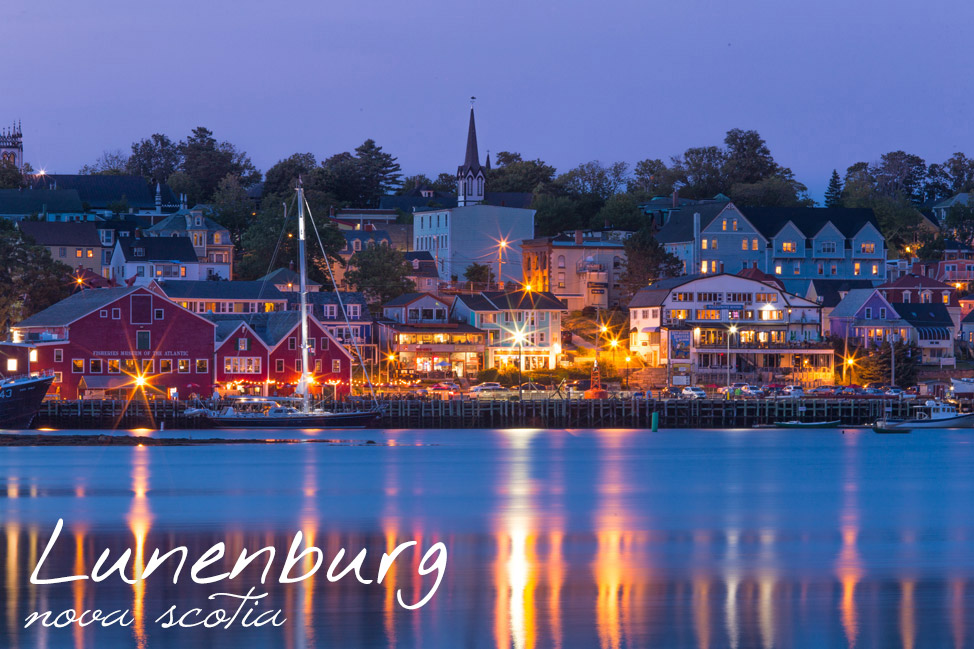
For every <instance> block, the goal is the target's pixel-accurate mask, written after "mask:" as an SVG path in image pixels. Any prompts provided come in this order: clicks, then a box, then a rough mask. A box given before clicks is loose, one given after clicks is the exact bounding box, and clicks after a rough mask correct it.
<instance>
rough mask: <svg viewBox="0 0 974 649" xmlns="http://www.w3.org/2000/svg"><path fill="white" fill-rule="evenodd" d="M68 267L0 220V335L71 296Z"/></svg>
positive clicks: (69, 270)
mask: <svg viewBox="0 0 974 649" xmlns="http://www.w3.org/2000/svg"><path fill="white" fill-rule="evenodd" d="M70 275H71V268H70V267H68V266H66V265H65V264H62V263H60V262H57V261H54V260H53V259H51V254H50V252H48V250H47V248H44V247H42V246H38V245H36V244H35V243H34V242H33V241H31V240H29V239H24V237H23V236H22V235H21V233H20V230H18V229H16V228H15V227H14V225H13V223H12V222H11V221H8V220H7V219H0V335H2V336H4V337H6V335H7V332H8V331H9V329H10V326H11V325H12V324H15V323H17V322H19V321H21V320H23V319H24V318H26V317H28V316H31V315H33V314H35V313H37V312H38V311H42V310H44V309H46V308H47V307H49V306H51V305H52V304H54V303H55V302H59V301H61V300H63V299H64V298H66V297H68V296H69V295H70V294H71V290H72V285H71V283H70V282H69V281H68V278H69V277H70Z"/></svg>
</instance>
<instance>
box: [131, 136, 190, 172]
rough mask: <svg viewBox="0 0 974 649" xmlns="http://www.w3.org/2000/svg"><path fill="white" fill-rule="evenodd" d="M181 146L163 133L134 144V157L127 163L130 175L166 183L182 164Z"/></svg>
mask: <svg viewBox="0 0 974 649" xmlns="http://www.w3.org/2000/svg"><path fill="white" fill-rule="evenodd" d="M180 160H181V158H180V155H179V145H177V144H176V143H175V142H173V141H172V140H170V139H169V138H168V137H166V136H165V135H163V134H162V133H154V134H153V135H152V136H151V137H149V138H147V139H144V140H139V141H138V142H133V143H132V155H130V156H129V159H128V162H127V163H126V166H125V168H126V170H127V171H128V173H130V174H135V175H137V176H142V177H143V178H145V179H146V180H147V181H149V182H151V183H153V184H155V183H164V182H166V180H168V179H169V176H171V175H173V174H174V173H176V170H177V169H178V168H179V163H180Z"/></svg>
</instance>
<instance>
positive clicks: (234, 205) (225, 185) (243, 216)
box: [213, 175, 255, 247]
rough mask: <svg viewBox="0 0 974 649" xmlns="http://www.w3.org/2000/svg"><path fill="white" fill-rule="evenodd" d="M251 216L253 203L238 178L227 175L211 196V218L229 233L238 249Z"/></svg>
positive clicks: (252, 214)
mask: <svg viewBox="0 0 974 649" xmlns="http://www.w3.org/2000/svg"><path fill="white" fill-rule="evenodd" d="M253 216H255V214H254V203H253V201H251V200H250V197H249V196H247V190H246V189H244V186H243V185H242V184H241V183H240V178H238V177H237V176H233V175H229V176H227V177H226V178H224V179H223V180H221V181H220V184H219V185H218V186H217V188H216V193H214V194H213V218H214V220H216V222H217V223H219V224H220V225H222V226H223V227H225V228H226V229H227V230H228V231H229V232H230V239H231V240H232V241H233V243H234V245H236V246H237V247H240V245H241V243H242V237H243V233H244V230H246V229H247V227H248V226H249V225H250V223H251V221H252V218H253Z"/></svg>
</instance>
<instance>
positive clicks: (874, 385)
mask: <svg viewBox="0 0 974 649" xmlns="http://www.w3.org/2000/svg"><path fill="white" fill-rule="evenodd" d="M888 387H889V383H883V382H882V381H872V382H870V383H867V384H866V385H865V389H866V390H870V389H872V390H879V391H880V392H882V391H883V390H885V389H886V388H888Z"/></svg>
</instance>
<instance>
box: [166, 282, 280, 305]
mask: <svg viewBox="0 0 974 649" xmlns="http://www.w3.org/2000/svg"><path fill="white" fill-rule="evenodd" d="M156 283H157V284H158V285H159V288H160V289H162V292H163V293H165V294H166V296H167V297H168V298H169V299H171V300H186V299H188V300H211V299H213V300H279V301H285V300H287V296H286V295H285V294H284V293H282V292H281V291H279V290H277V287H276V286H274V285H273V284H271V283H266V282H240V281H233V282H218V281H207V280H202V281H195V280H172V281H166V280H162V281H158V282H156Z"/></svg>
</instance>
